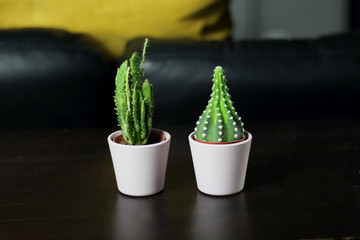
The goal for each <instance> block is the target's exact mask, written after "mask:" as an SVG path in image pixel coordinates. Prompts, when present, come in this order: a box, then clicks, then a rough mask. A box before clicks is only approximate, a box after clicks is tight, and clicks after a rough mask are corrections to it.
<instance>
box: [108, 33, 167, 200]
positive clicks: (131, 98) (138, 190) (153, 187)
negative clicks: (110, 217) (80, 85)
mask: <svg viewBox="0 0 360 240" xmlns="http://www.w3.org/2000/svg"><path fill="white" fill-rule="evenodd" d="M147 44H148V39H145V43H144V48H143V51H142V56H139V54H138V53H136V52H135V53H133V54H132V56H131V58H130V59H129V61H127V60H125V61H124V62H123V63H122V64H121V65H120V67H119V68H118V71H117V75H116V78H115V96H114V100H115V110H116V113H117V120H118V125H119V126H120V129H121V130H119V131H116V132H114V133H111V134H110V135H109V136H108V138H107V140H108V144H109V148H110V152H111V158H112V162H113V166H114V171H115V177H116V182H117V186H118V189H119V191H120V192H122V193H123V194H126V195H130V196H148V195H152V194H156V193H158V192H160V191H162V189H163V188H164V182H165V173H166V166H167V158H168V153H169V147H170V139H171V136H170V134H169V133H167V132H165V131H163V130H160V129H154V128H152V124H153V120H152V119H153V112H154V100H153V99H154V98H153V88H152V84H150V82H149V81H148V80H147V79H146V80H144V81H143V78H144V69H143V63H144V60H145V53H146V47H147Z"/></svg>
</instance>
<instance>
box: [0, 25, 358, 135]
mask: <svg viewBox="0 0 360 240" xmlns="http://www.w3.org/2000/svg"><path fill="white" fill-rule="evenodd" d="M142 44H143V39H136V40H133V41H131V42H130V43H129V44H128V47H127V55H125V56H124V58H127V57H128V56H129V55H130V53H132V52H133V51H141V49H142ZM114 62H115V61H114V60H113V59H110V58H109V57H108V56H107V54H106V52H105V51H103V50H102V49H101V48H100V47H99V44H97V43H96V42H94V41H93V40H92V39H90V38H88V37H86V36H84V35H79V34H72V33H69V32H66V31H62V30H53V29H52V30H51V29H18V30H0V113H1V117H0V129H24V128H49V127H50V128H58V127H111V126H116V116H115V111H114V110H113V109H114V103H113V99H112V98H113V91H114V78H115V74H116V68H117V66H118V64H119V63H120V62H121V60H119V59H118V60H117V62H116V63H114ZM217 65H221V66H223V67H224V69H225V72H226V76H227V80H228V85H229V87H230V93H231V95H232V98H233V101H234V102H235V107H236V109H237V110H238V112H239V115H240V116H242V118H243V120H244V122H245V123H246V122H247V121H250V120H269V119H289V118H330V117H331V118H334V117H336V118H344V117H345V118H359V116H360V111H358V110H357V108H358V103H359V102H360V34H359V33H347V34H339V35H332V36H326V37H321V38H319V39H306V40H289V41H288V40H258V41H255V40H253V41H250V40H248V41H240V42H236V43H235V42H231V41H220V42H192V41H168V40H156V39H150V46H149V48H148V50H147V59H146V61H145V64H144V68H145V72H146V73H145V74H146V77H147V78H148V79H149V80H150V81H151V82H152V83H153V85H154V93H155V120H154V124H155V126H156V125H158V124H169V123H170V124H171V123H195V121H196V120H197V118H198V115H199V114H200V113H201V112H202V110H203V109H204V108H205V105H206V104H207V101H208V100H209V95H210V88H211V79H212V71H213V69H214V67H215V66H217Z"/></svg>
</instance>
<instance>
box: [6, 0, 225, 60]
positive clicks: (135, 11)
mask: <svg viewBox="0 0 360 240" xmlns="http://www.w3.org/2000/svg"><path fill="white" fill-rule="evenodd" d="M0 6H1V7H0V29H1V28H3V29H4V28H19V27H20V28H22V27H49V28H60V29H66V30H69V31H72V32H79V33H85V34H88V35H90V36H92V37H94V38H95V39H96V40H98V41H99V42H102V43H103V44H104V45H105V47H106V49H107V50H108V51H110V52H111V53H112V54H113V55H115V56H120V55H122V53H123V50H124V48H125V44H126V42H127V41H128V40H129V39H132V38H135V37H144V36H146V37H156V38H185V39H193V40H220V39H224V38H227V37H229V36H230V17H229V12H228V0H181V1H171V0H157V1H152V0H121V1H111V0H72V1H62V0H51V1H49V0H2V1H1V5H0Z"/></svg>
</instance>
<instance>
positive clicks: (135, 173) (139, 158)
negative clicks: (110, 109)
mask: <svg viewBox="0 0 360 240" xmlns="http://www.w3.org/2000/svg"><path fill="white" fill-rule="evenodd" d="M152 131H153V132H156V133H159V134H162V135H163V136H165V140H164V141H162V142H158V143H154V144H148V145H125V144H119V143H116V142H114V141H113V140H112V139H114V138H115V137H116V136H118V135H119V134H121V131H116V132H114V133H112V134H110V135H109V136H108V138H107V140H108V144H109V148H110V153H111V158H112V162H113V165H114V171H115V177H116V182H117V186H118V189H119V191H120V192H121V193H123V194H126V195H129V196H138V197H140V196H148V195H153V194H156V193H158V192H160V191H162V190H163V188H164V183H165V174H166V166H167V159H168V154H169V148H170V140H171V136H170V134H169V133H168V132H165V131H163V130H160V129H152Z"/></svg>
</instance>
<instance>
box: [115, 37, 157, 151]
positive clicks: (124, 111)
mask: <svg viewBox="0 0 360 240" xmlns="http://www.w3.org/2000/svg"><path fill="white" fill-rule="evenodd" d="M147 44H148V39H145V43H144V48H143V52H142V56H141V57H140V56H139V54H138V53H133V54H132V56H131V58H130V60H129V61H128V60H125V61H124V62H123V63H122V64H121V65H120V67H119V68H118V71H117V74H116V78H115V96H114V101H115V110H116V113H117V119H118V125H119V126H120V128H121V132H122V135H123V138H124V141H125V142H126V143H127V144H130V145H143V144H146V143H147V141H148V138H149V134H150V131H151V129H152V118H153V112H154V98H153V90H152V84H150V83H149V81H148V80H147V79H146V80H145V81H143V80H142V79H143V78H144V70H143V68H142V66H143V63H144V60H145V53H146V47H147Z"/></svg>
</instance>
